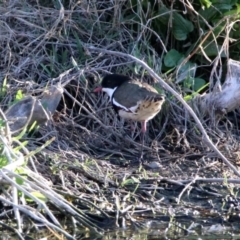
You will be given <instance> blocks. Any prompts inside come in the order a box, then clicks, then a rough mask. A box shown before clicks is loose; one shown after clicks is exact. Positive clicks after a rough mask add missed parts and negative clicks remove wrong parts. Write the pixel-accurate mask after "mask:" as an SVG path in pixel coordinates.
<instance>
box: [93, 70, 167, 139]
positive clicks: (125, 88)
mask: <svg viewBox="0 0 240 240" xmlns="http://www.w3.org/2000/svg"><path fill="white" fill-rule="evenodd" d="M94 92H95V93H97V92H105V93H107V95H108V96H109V98H110V101H111V103H112V106H113V108H114V110H115V112H116V113H117V114H118V115H119V116H120V117H122V118H124V119H129V120H133V121H137V122H141V126H142V127H141V131H142V133H143V139H144V135H145V132H146V130H147V122H148V121H149V120H151V119H153V118H154V117H155V116H156V115H157V114H158V113H159V111H160V110H161V108H162V104H163V103H164V101H165V95H163V94H159V93H158V92H157V90H156V89H155V88H154V87H152V86H150V85H149V84H147V83H144V82H139V81H137V80H136V79H133V78H131V77H129V76H126V75H121V74H108V75H106V76H105V77H104V78H103V79H102V82H101V86H99V87H97V88H95V89H94ZM143 139H142V141H144V140H143Z"/></svg>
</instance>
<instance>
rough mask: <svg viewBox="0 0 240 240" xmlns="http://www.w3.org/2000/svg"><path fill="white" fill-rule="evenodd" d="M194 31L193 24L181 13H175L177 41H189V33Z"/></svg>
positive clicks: (175, 35) (174, 27) (174, 21)
mask: <svg viewBox="0 0 240 240" xmlns="http://www.w3.org/2000/svg"><path fill="white" fill-rule="evenodd" d="M193 29H194V27H193V24H192V23H191V22H190V21H188V20H187V19H185V18H183V17H182V15H180V14H179V13H173V35H174V37H175V38H176V39H177V40H180V41H183V40H186V39H187V35H188V33H190V32H192V31H193Z"/></svg>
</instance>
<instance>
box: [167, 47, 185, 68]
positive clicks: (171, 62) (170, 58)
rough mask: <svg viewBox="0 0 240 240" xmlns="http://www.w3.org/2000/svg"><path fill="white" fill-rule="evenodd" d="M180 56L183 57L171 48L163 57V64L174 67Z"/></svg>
mask: <svg viewBox="0 0 240 240" xmlns="http://www.w3.org/2000/svg"><path fill="white" fill-rule="evenodd" d="M182 57H184V55H183V54H181V53H180V52H178V51H177V50H175V49H171V50H170V51H169V52H168V53H167V54H166V56H165V57H164V64H165V66H166V67H176V66H177V63H178V62H179V61H180V59H181V58H182Z"/></svg>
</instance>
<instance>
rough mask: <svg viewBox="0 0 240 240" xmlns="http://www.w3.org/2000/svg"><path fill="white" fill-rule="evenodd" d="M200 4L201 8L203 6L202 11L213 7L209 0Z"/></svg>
mask: <svg viewBox="0 0 240 240" xmlns="http://www.w3.org/2000/svg"><path fill="white" fill-rule="evenodd" d="M200 3H201V6H202V9H205V7H206V8H209V7H211V5H212V2H211V1H209V0H200Z"/></svg>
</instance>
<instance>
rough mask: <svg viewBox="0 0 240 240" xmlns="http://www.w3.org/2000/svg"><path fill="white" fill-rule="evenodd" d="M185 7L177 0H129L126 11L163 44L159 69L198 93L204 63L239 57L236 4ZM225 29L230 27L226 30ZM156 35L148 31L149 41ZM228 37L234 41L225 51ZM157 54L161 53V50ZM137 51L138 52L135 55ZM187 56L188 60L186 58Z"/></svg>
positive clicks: (204, 81)
mask: <svg viewBox="0 0 240 240" xmlns="http://www.w3.org/2000/svg"><path fill="white" fill-rule="evenodd" d="M189 6H190V5H189V4H188V7H187V3H183V2H180V1H175V2H171V3H170V2H169V1H161V2H158V3H157V2H156V1H154V2H150V1H145V0H144V1H137V0H131V1H130V2H129V9H131V10H132V12H131V13H130V12H126V14H127V15H128V16H131V18H132V19H134V21H135V22H138V23H139V24H141V26H147V27H148V28H150V29H151V30H152V31H154V32H155V33H156V34H157V35H158V36H159V37H160V38H161V41H162V45H163V43H164V44H165V49H166V50H167V51H166V53H165V56H164V57H163V66H162V72H164V73H167V74H168V73H169V72H171V73H172V74H174V73H175V74H176V82H177V83H180V84H181V86H182V87H183V89H186V88H189V89H191V90H192V91H196V92H198V91H199V89H202V90H203V89H204V90H207V86H208V79H209V77H210V76H209V71H206V70H205V66H206V65H210V64H211V62H212V61H213V60H214V59H215V58H216V57H217V58H219V57H221V58H223V59H224V58H226V57H228V56H230V57H231V58H233V59H236V60H238V59H239V50H240V41H239V39H240V25H239V23H238V21H239V20H240V3H239V1H238V0H227V1H224V0H220V1H218V0H211V1H210V0H199V1H194V3H192V5H191V7H189ZM230 25H231V27H230ZM138 26H139V25H138ZM229 29H232V30H231V31H230V32H229ZM138 30H139V29H138ZM145 32H146V30H145ZM228 33H229V35H228ZM156 34H150V37H148V39H149V41H151V42H153V39H154V38H155V36H156ZM230 38H231V39H232V40H233V41H232V42H233V43H234V44H232V46H231V45H230V48H228V51H229V52H226V51H225V50H226V45H225V44H228V43H226V42H225V41H226V40H228V39H230ZM230 44H231V42H230ZM158 45H160V43H159V42H158ZM156 51H158V50H157V49H156ZM158 53H159V54H160V55H161V54H162V49H161V50H160V51H158ZM141 54H142V51H139V52H138V54H137V55H141ZM227 54H228V55H227ZM137 55H136V57H137ZM189 56H190V58H191V59H190V58H189V59H187V58H188V57H189ZM186 59H187V60H186ZM199 74H201V75H199Z"/></svg>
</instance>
